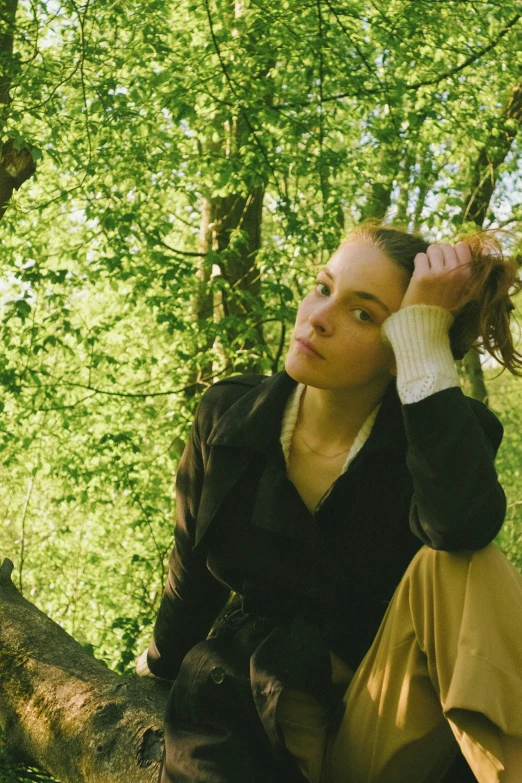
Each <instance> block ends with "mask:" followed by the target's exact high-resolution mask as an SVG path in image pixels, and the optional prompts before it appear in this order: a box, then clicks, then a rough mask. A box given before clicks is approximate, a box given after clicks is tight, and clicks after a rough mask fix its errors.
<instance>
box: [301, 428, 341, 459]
mask: <svg viewBox="0 0 522 783" xmlns="http://www.w3.org/2000/svg"><path fill="white" fill-rule="evenodd" d="M296 429H297V434H298V435H299V437H300V438H301V440H302V441H303V443H304V445H305V446H306V448H307V449H308V450H309V451H311V452H312V454H317V456H318V457H325V459H334V458H335V457H340V456H341V454H346V453H347V452H348V451H350V449H351V446H349V447H348V448H347V449H344V450H343V451H340V452H339V453H338V454H322V453H321V452H320V451H316V450H315V449H313V448H312V447H311V446H310V445H309V444H308V443H307V442H306V441H305V439H304V438H303V436H302V434H301V427H300V426H299V422H298V423H297V428H296Z"/></svg>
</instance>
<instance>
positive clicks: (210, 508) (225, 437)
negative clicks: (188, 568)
mask: <svg viewBox="0 0 522 783" xmlns="http://www.w3.org/2000/svg"><path fill="white" fill-rule="evenodd" d="M295 386H296V382H295V381H294V380H292V378H290V376H289V375H287V374H286V373H285V372H284V371H283V372H280V373H277V375H274V376H272V377H270V378H267V379H266V380H264V381H262V382H261V383H260V384H259V385H258V386H255V387H254V388H253V389H251V390H250V391H248V392H247V393H246V394H244V395H243V396H242V397H240V399H239V400H237V401H236V402H234V403H233V404H232V405H231V406H230V408H228V410H227V411H226V412H225V413H224V414H223V416H221V418H220V419H219V420H218V421H217V423H216V424H215V426H214V427H213V429H212V430H211V432H210V434H209V435H208V437H207V438H206V445H207V446H208V447H209V456H208V461H207V464H206V467H205V479H204V482H203V488H202V492H201V499H200V503H199V509H198V515H197V524H196V537H195V544H194V546H197V545H198V544H199V542H200V541H201V539H202V538H203V536H204V534H205V532H206V531H207V530H208V527H209V525H210V523H211V522H212V520H213V518H214V517H215V515H216V513H217V511H218V510H219V508H220V506H221V504H222V503H223V501H224V499H225V498H226V496H227V495H228V494H229V492H231V491H232V490H233V488H234V486H235V485H237V483H238V481H240V479H241V478H242V477H243V476H244V474H245V473H246V471H247V469H248V467H249V466H250V464H251V462H252V460H253V459H254V458H258V455H259V454H262V455H265V456H266V457H269V456H271V455H272V454H274V453H277V449H278V448H279V449H280V444H279V433H280V429H281V419H282V416H283V412H284V408H285V405H286V401H287V399H288V395H289V394H290V392H291V391H292V389H293V388H295Z"/></svg>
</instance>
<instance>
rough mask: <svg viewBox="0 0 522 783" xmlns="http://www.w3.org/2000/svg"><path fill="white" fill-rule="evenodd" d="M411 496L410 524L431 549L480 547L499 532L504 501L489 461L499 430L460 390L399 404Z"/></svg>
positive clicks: (483, 408)
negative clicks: (412, 490)
mask: <svg viewBox="0 0 522 783" xmlns="http://www.w3.org/2000/svg"><path fill="white" fill-rule="evenodd" d="M402 410H403V417H404V423H405V430H406V436H407V441H408V451H407V463H408V468H409V470H410V473H411V475H412V478H413V486H414V495H413V498H412V503H411V508H410V526H411V529H412V531H413V533H414V534H415V535H416V536H418V538H420V539H421V541H422V542H423V543H424V544H427V545H428V546H430V547H432V548H433V549H446V550H458V549H480V548H481V547H483V546H486V544H489V543H490V542H491V541H492V540H493V538H494V537H495V536H496V535H497V533H498V532H499V530H500V528H501V526H502V523H503V521H504V517H505V514H506V497H505V494H504V490H503V489H502V486H501V485H500V483H499V481H498V477H497V473H496V470H495V465H494V460H495V455H496V453H497V450H498V448H499V446H500V443H501V441H502V434H503V427H502V424H501V423H500V421H499V420H498V419H497V417H496V416H495V415H494V414H493V413H492V412H491V411H490V410H488V408H487V407H486V406H485V405H483V404H482V403H480V402H478V401H477V400H473V399H471V398H469V397H466V396H465V395H464V394H463V393H462V391H461V389H460V388H457V387H453V388H449V389H444V390H442V391H439V392H437V393H435V394H432V395H430V396H429V397H426V398H424V399H423V400H420V401H419V402H415V403H412V404H408V405H403V407H402Z"/></svg>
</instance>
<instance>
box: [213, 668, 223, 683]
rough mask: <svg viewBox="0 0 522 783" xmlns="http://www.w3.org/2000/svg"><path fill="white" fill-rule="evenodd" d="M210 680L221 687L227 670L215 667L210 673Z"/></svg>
mask: <svg viewBox="0 0 522 783" xmlns="http://www.w3.org/2000/svg"><path fill="white" fill-rule="evenodd" d="M210 679H211V680H212V682H215V683H216V685H221V683H222V682H224V680H225V670H224V669H222V668H221V666H216V667H214V669H212V671H211V672H210Z"/></svg>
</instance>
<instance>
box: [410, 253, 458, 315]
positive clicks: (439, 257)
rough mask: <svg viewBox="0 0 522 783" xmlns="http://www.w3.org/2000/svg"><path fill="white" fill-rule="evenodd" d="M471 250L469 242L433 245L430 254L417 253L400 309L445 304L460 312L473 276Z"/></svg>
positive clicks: (453, 310)
mask: <svg viewBox="0 0 522 783" xmlns="http://www.w3.org/2000/svg"><path fill="white" fill-rule="evenodd" d="M471 262H472V257H471V250H470V247H469V245H468V244H467V243H466V242H457V244H456V245H455V246H453V245H449V244H447V243H441V244H440V245H430V246H429V247H428V249H427V251H426V253H417V255H416V256H415V260H414V263H415V271H414V272H413V275H412V277H411V279H410V283H409V285H408V288H407V289H406V293H405V294H404V298H403V300H402V302H401V306H400V309H401V310H402V309H403V308H404V307H409V306H410V305H414V304H427V305H436V306H438V307H444V308H446V310H449V311H450V312H451V313H453V315H455V314H456V313H457V311H458V303H459V302H460V301H462V299H463V295H464V293H465V290H466V287H467V286H469V283H470V279H471Z"/></svg>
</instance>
